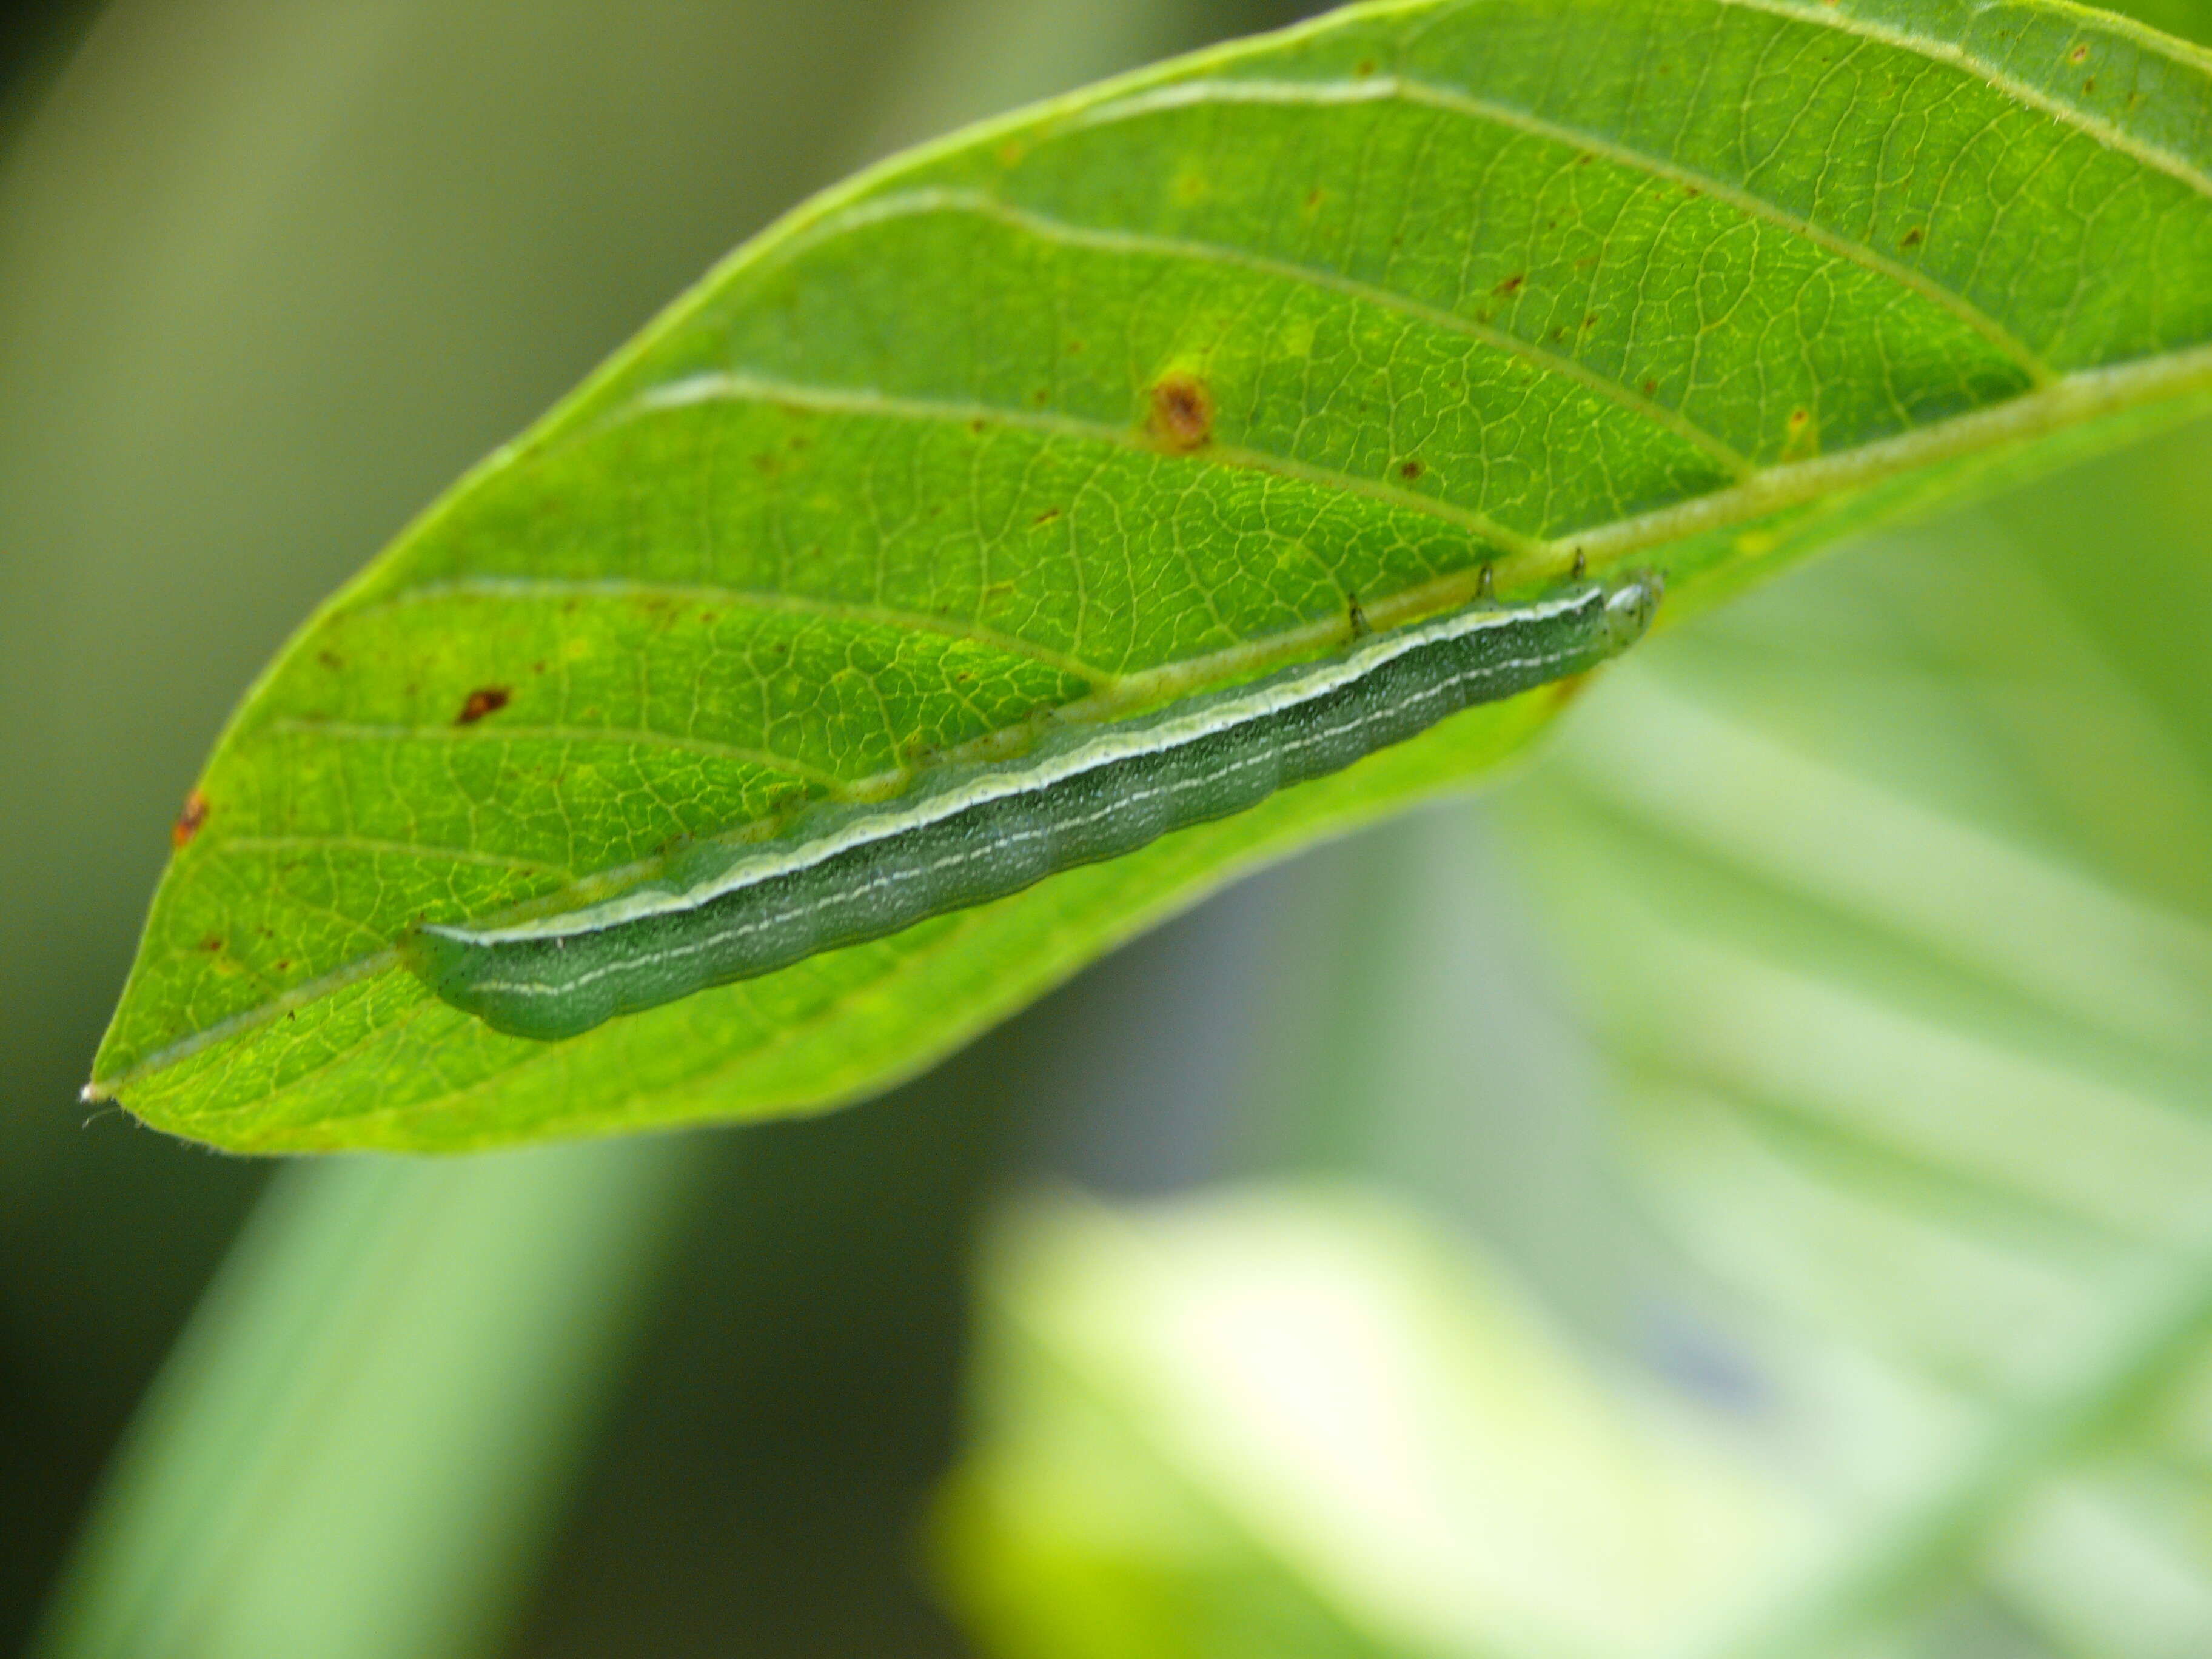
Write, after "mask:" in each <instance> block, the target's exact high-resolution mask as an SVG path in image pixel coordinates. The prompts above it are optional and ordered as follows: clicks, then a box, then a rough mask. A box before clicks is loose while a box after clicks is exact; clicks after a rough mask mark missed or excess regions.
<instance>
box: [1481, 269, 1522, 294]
mask: <svg viewBox="0 0 2212 1659" xmlns="http://www.w3.org/2000/svg"><path fill="white" fill-rule="evenodd" d="M1527 281H1528V273H1527V272H1526V271H1519V270H1516V271H1515V272H1514V273H1513V274H1512V275H1511V276H1508V277H1507V278H1506V279H1505V280H1504V282H1502V283H1499V284H1498V286H1497V287H1496V288H1493V289H1491V290H1490V291H1491V292H1492V294H1511V293H1514V292H1516V290H1517V289H1519V288H1520V286H1521V284H1522V283H1525V282H1527Z"/></svg>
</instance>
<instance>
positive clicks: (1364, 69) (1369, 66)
mask: <svg viewBox="0 0 2212 1659" xmlns="http://www.w3.org/2000/svg"><path fill="white" fill-rule="evenodd" d="M1352 73H1353V74H1354V75H1356V76H1358V77H1359V78H1360V79H1361V80H1363V81H1364V80H1365V79H1366V78H1367V77H1368V76H1370V75H1372V74H1374V73H1375V60H1374V59H1373V58H1361V59H1360V60H1359V61H1358V63H1356V64H1353V65H1352Z"/></svg>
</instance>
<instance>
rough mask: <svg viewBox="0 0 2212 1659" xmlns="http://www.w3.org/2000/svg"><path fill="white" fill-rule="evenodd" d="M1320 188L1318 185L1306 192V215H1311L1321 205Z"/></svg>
mask: <svg viewBox="0 0 2212 1659" xmlns="http://www.w3.org/2000/svg"><path fill="white" fill-rule="evenodd" d="M1321 202H1322V192H1321V186H1320V185H1315V186H1314V187H1313V188H1312V189H1311V190H1310V191H1307V192H1306V211H1307V212H1308V213H1311V212H1312V211H1313V210H1315V209H1316V208H1318V207H1319V206H1320V205H1321Z"/></svg>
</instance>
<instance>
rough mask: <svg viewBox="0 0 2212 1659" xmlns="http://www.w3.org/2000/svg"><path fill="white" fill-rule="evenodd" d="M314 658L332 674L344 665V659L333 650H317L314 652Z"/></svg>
mask: <svg viewBox="0 0 2212 1659" xmlns="http://www.w3.org/2000/svg"><path fill="white" fill-rule="evenodd" d="M315 660H316V661H317V662H319V663H320V664H322V665H323V666H324V667H325V668H327V669H329V670H330V671H331V672H332V673H333V674H335V673H337V671H338V670H340V669H341V668H343V667H344V666H345V659H344V658H343V657H341V656H340V655H338V653H337V652H335V651H318V652H316V653H315Z"/></svg>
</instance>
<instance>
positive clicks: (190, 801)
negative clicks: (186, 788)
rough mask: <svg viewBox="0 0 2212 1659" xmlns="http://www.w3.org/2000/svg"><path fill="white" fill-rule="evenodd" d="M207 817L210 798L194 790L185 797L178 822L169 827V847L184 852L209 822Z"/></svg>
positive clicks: (178, 815)
mask: <svg viewBox="0 0 2212 1659" xmlns="http://www.w3.org/2000/svg"><path fill="white" fill-rule="evenodd" d="M207 815H208V798H207V797H206V796H205V795H203V794H202V793H200V792H199V791H198V790H197V789H195V790H193V791H192V792H191V793H190V794H188V795H186V796H185V805H184V809H183V811H179V813H178V814H177V821H176V822H175V823H173V824H171V825H170V826H169V845H170V846H172V847H173V848H176V849H177V850H178V851H179V852H182V851H183V850H184V849H185V848H186V847H187V846H189V845H191V839H192V837H193V836H197V834H199V832H200V825H202V824H204V823H206V822H207Z"/></svg>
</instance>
